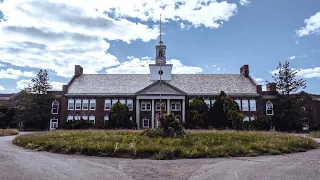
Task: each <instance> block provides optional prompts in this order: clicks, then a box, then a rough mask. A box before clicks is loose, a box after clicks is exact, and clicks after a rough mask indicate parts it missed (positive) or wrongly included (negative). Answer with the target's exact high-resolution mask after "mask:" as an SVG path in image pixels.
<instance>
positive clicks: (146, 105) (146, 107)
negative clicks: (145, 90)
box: [141, 102, 151, 111]
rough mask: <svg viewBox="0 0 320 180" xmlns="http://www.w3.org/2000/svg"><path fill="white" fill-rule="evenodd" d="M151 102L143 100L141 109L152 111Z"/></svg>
mask: <svg viewBox="0 0 320 180" xmlns="http://www.w3.org/2000/svg"><path fill="white" fill-rule="evenodd" d="M150 110H151V103H150V102H141V111H150Z"/></svg>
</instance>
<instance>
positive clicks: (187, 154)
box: [13, 130, 317, 159]
mask: <svg viewBox="0 0 320 180" xmlns="http://www.w3.org/2000/svg"><path fill="white" fill-rule="evenodd" d="M13 143H14V144H16V145H18V146H22V147H25V148H28V149H34V150H43V151H50V152H58V153H65V154H83V155H89V156H108V157H127V158H151V159H177V158H213V157H230V156H258V155H266V154H274V155H275V154H283V153H291V152H301V151H306V150H308V149H313V148H316V147H317V143H315V142H314V141H313V140H311V139H308V138H303V137H296V136H293V135H290V134H283V133H276V132H240V131H191V132H188V133H187V136H186V137H184V138H149V137H146V136H141V135H140V133H139V132H137V131H105V130H82V131H80V130H74V131H62V130H58V131H54V132H46V133H37V134H29V135H22V136H18V137H16V138H15V139H14V141H13Z"/></svg>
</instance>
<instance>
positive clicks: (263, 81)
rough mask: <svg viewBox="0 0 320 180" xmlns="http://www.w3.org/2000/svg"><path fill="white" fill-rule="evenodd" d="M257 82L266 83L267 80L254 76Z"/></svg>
mask: <svg viewBox="0 0 320 180" xmlns="http://www.w3.org/2000/svg"><path fill="white" fill-rule="evenodd" d="M254 80H255V81H256V83H257V84H265V80H264V79H262V78H254Z"/></svg>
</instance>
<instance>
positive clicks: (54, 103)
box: [51, 100, 59, 114]
mask: <svg viewBox="0 0 320 180" xmlns="http://www.w3.org/2000/svg"><path fill="white" fill-rule="evenodd" d="M53 106H57V107H56V108H54V107H53ZM53 109H57V113H53ZM51 114H59V102H58V101H56V100H55V101H53V102H52V104H51Z"/></svg>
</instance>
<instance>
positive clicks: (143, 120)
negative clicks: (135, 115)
mask: <svg viewBox="0 0 320 180" xmlns="http://www.w3.org/2000/svg"><path fill="white" fill-rule="evenodd" d="M145 121H147V122H148V126H145V125H144V122H145ZM142 127H143V128H150V119H147V118H144V119H142Z"/></svg>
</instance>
